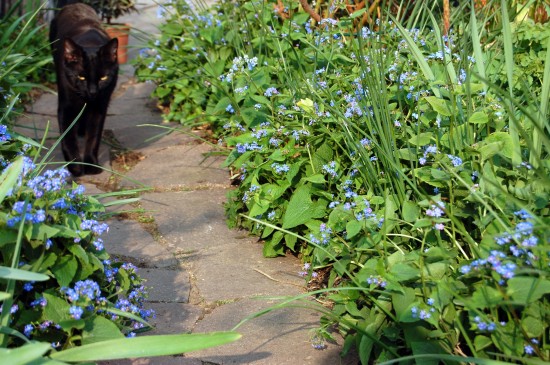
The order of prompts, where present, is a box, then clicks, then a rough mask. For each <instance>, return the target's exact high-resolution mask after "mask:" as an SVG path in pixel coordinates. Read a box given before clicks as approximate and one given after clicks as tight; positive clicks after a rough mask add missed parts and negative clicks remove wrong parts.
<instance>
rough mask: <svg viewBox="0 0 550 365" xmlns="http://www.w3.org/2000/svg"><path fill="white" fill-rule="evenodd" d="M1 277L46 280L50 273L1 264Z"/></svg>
mask: <svg viewBox="0 0 550 365" xmlns="http://www.w3.org/2000/svg"><path fill="white" fill-rule="evenodd" d="M0 278H2V279H11V280H21V281H46V280H48V279H49V278H50V277H49V276H48V275H44V274H39V273H36V272H32V271H27V270H20V269H14V268H11V267H6V266H0Z"/></svg>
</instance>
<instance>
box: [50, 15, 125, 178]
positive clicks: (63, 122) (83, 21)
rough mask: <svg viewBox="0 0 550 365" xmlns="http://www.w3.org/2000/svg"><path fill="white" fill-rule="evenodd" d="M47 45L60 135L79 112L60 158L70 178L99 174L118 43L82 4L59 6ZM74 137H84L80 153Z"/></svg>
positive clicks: (115, 76) (113, 84)
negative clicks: (56, 97)
mask: <svg viewBox="0 0 550 365" xmlns="http://www.w3.org/2000/svg"><path fill="white" fill-rule="evenodd" d="M50 41H51V42H52V51H53V58H54V63H55V70H56V74H57V92H58V106H57V118H58V122H59V128H60V131H61V133H63V132H65V131H66V130H67V129H68V128H69V126H70V125H71V123H72V122H73V121H74V120H75V118H76V117H77V116H78V114H79V113H80V111H81V110H82V108H84V106H85V108H84V112H83V114H82V116H81V117H80V119H79V120H78V122H77V124H76V125H75V126H74V127H73V128H72V129H71V130H69V132H68V133H67V135H66V136H65V138H63V140H62V141H61V147H62V150H63V156H64V157H65V160H66V161H68V162H76V163H71V164H69V166H68V167H69V171H70V172H71V173H72V174H73V176H81V175H83V174H98V173H100V172H101V171H102V169H101V168H100V167H99V166H90V165H82V164H79V163H81V162H84V163H85V164H92V165H99V162H98V159H97V154H98V150H99V144H100V142H101V135H102V132H103V125H104V123H105V116H106V114H107V107H108V106H109V100H110V98H111V94H112V93H113V90H114V89H115V86H116V82H117V76H118V62H117V48H118V40H117V39H116V38H114V39H110V38H109V36H108V35H107V33H106V32H105V31H104V30H103V29H102V27H101V22H100V20H99V18H98V16H97V14H96V13H95V11H94V10H93V9H92V8H91V7H89V6H88V5H84V4H71V5H67V6H65V7H63V8H62V9H61V11H59V13H58V14H57V16H56V17H55V18H54V19H53V20H52V22H51V25H50ZM78 136H81V137H84V138H85V146H84V154H83V155H81V154H80V150H79V148H78V138H77V137H78Z"/></svg>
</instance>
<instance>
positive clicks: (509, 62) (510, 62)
mask: <svg viewBox="0 0 550 365" xmlns="http://www.w3.org/2000/svg"><path fill="white" fill-rule="evenodd" d="M500 8H501V12H502V37H503V42H504V63H505V65H506V76H507V79H508V91H509V92H510V99H509V100H507V101H506V102H507V104H508V107H509V109H510V111H509V113H510V118H509V122H508V127H509V130H510V136H511V137H512V164H513V165H514V166H519V164H521V149H520V144H519V132H518V125H517V124H516V123H517V121H515V120H514V119H513V117H512V116H513V115H514V111H515V105H514V103H513V100H514V76H513V75H514V42H513V39H512V27H511V25H510V18H509V15H508V2H507V1H506V0H501V1H500Z"/></svg>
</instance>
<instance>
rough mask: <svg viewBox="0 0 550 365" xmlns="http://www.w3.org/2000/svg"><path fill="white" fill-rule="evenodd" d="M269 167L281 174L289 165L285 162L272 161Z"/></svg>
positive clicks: (286, 170) (287, 169) (288, 168)
mask: <svg viewBox="0 0 550 365" xmlns="http://www.w3.org/2000/svg"><path fill="white" fill-rule="evenodd" d="M271 168H272V169H273V170H275V173H276V174H283V173H285V172H288V171H289V170H290V167H289V166H288V165H287V164H280V163H276V162H275V163H272V164H271Z"/></svg>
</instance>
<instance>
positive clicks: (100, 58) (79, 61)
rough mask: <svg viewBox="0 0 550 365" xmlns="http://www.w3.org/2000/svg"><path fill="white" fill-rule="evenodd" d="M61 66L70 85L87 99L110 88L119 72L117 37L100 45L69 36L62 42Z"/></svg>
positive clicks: (93, 97)
mask: <svg viewBox="0 0 550 365" xmlns="http://www.w3.org/2000/svg"><path fill="white" fill-rule="evenodd" d="M62 46H63V47H62V52H63V54H62V59H63V65H64V67H63V69H64V73H65V76H66V79H67V81H68V82H69V84H70V86H71V88H72V89H73V91H74V92H76V93H77V94H78V95H79V96H80V97H82V98H84V99H85V100H87V101H92V100H95V99H96V98H97V97H98V95H101V92H102V91H103V90H105V89H112V88H113V87H114V85H113V83H116V77H117V74H118V62H117V49H118V39H116V38H113V39H111V40H109V41H108V42H107V43H105V44H104V45H102V46H101V47H83V46H81V45H79V44H78V43H76V42H75V41H73V40H72V39H70V38H66V39H64V40H63V44H62Z"/></svg>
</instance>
